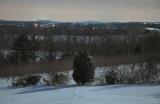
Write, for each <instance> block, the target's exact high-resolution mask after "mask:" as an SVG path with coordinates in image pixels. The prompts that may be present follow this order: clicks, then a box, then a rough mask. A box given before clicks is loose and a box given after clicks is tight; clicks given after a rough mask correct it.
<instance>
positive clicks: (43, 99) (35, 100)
mask: <svg viewBox="0 0 160 104" xmlns="http://www.w3.org/2000/svg"><path fill="white" fill-rule="evenodd" d="M0 104H160V86H158V85H155V86H149V85H147V86H144V85H108V86H74V85H69V86H67V87H66V86H61V87H60V86H57V87H53V86H42V85H41V86H35V87H34V86H33V87H25V88H13V87H9V86H8V85H7V82H6V80H5V79H1V80H0Z"/></svg>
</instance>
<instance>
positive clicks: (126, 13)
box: [0, 0, 160, 22]
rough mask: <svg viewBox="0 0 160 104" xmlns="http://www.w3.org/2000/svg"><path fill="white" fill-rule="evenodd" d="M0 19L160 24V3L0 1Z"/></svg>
mask: <svg viewBox="0 0 160 104" xmlns="http://www.w3.org/2000/svg"><path fill="white" fill-rule="evenodd" d="M0 19H7V20H37V19H49V20H59V21H83V20H91V21H93V20H98V21H104V22H110V21H158V22H159V21H160V0H0Z"/></svg>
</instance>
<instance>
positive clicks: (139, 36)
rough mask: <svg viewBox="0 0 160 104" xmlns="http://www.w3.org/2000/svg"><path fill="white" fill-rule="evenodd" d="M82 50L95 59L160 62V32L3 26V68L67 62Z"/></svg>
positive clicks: (130, 27)
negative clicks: (139, 58)
mask: <svg viewBox="0 0 160 104" xmlns="http://www.w3.org/2000/svg"><path fill="white" fill-rule="evenodd" d="M150 26H152V25H151V24H150ZM153 26H155V25H153ZM154 28H155V27H154ZM157 28H158V27H157ZM80 50H87V51H89V53H90V54H91V55H93V56H104V57H112V56H127V55H143V56H144V55H154V56H156V57H158V58H159V53H160V32H158V31H150V30H146V25H143V24H142V23H130V24H125V25H122V26H121V25H118V24H117V25H115V24H80V23H77V24H73V23H61V24H48V25H46V24H35V23H34V24H32V25H31V24H30V25H23V24H22V25H0V59H1V60H0V66H5V65H8V64H19V63H31V62H37V61H38V62H44V61H52V60H57V59H64V58H67V57H68V58H69V57H73V56H74V55H75V54H76V53H77V52H78V51H80Z"/></svg>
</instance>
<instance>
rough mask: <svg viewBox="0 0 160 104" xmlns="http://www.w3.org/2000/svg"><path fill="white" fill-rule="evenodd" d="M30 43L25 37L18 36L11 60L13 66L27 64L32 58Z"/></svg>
mask: <svg viewBox="0 0 160 104" xmlns="http://www.w3.org/2000/svg"><path fill="white" fill-rule="evenodd" d="M32 55H33V53H32V49H31V41H30V40H29V38H28V37H27V36H26V35H20V36H19V37H18V38H17V39H16V40H15V42H14V44H13V48H12V55H11V59H12V62H13V63H14V64H19V63H27V62H29V61H30V60H31V58H32Z"/></svg>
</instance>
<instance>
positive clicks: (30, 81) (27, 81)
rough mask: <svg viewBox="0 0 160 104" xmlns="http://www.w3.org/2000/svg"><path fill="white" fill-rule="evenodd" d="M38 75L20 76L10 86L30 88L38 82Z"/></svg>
mask: <svg viewBox="0 0 160 104" xmlns="http://www.w3.org/2000/svg"><path fill="white" fill-rule="evenodd" d="M40 78H41V76H39V75H30V76H21V77H18V78H16V79H15V80H13V82H12V86H30V85H36V84H37V83H38V81H39V80H40Z"/></svg>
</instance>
